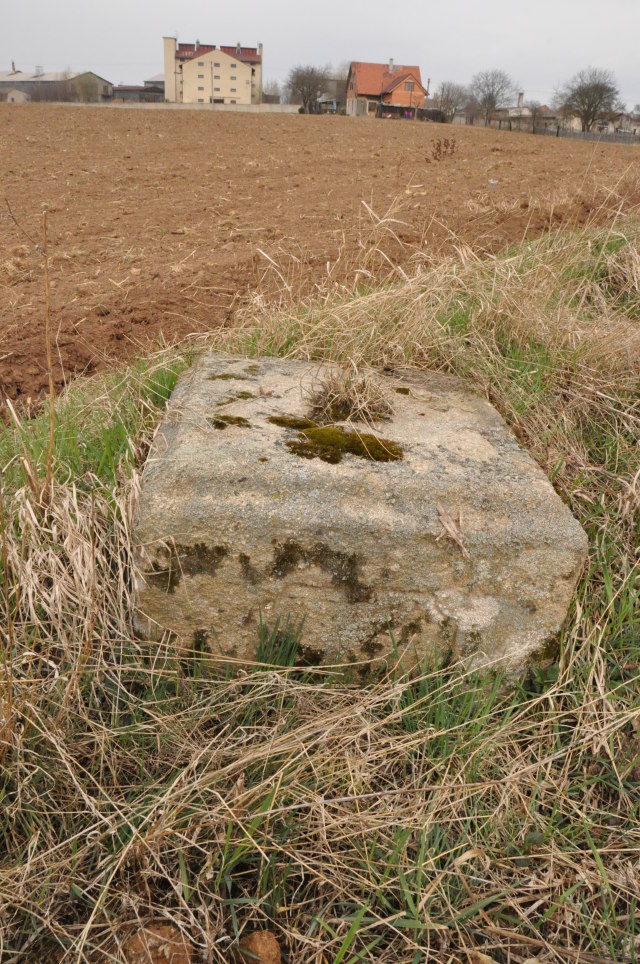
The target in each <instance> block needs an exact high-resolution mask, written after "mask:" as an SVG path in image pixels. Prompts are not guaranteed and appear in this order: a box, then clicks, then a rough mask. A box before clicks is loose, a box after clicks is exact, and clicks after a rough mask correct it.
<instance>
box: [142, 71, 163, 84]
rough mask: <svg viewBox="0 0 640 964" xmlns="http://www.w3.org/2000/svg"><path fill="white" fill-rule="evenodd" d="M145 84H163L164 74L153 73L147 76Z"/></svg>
mask: <svg viewBox="0 0 640 964" xmlns="http://www.w3.org/2000/svg"><path fill="white" fill-rule="evenodd" d="M145 84H164V74H163V73H162V74H155V76H154V77H147V79H146V80H145Z"/></svg>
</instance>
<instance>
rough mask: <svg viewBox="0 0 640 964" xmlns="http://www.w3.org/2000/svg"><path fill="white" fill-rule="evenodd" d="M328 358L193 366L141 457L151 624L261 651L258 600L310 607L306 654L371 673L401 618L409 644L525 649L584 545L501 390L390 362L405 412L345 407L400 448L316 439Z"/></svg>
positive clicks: (404, 642)
mask: <svg viewBox="0 0 640 964" xmlns="http://www.w3.org/2000/svg"><path fill="white" fill-rule="evenodd" d="M320 377H321V372H320V370H319V368H318V366H317V365H313V364H308V363H304V362H295V363H294V362H287V361H279V360H272V359H261V360H259V361H248V360H246V359H244V360H237V359H231V360H230V359H225V358H223V357H221V356H215V355H210V356H206V357H204V358H203V359H201V361H200V362H199V363H198V365H197V366H196V367H195V368H194V369H191V370H190V371H189V372H187V373H186V374H185V375H184V376H183V377H182V378H181V380H180V382H179V385H178V386H177V388H176V390H175V392H174V395H173V397H172V399H171V401H170V404H169V408H168V411H167V415H166V418H165V421H164V423H163V425H162V426H161V428H160V430H159V432H158V434H157V437H156V440H155V443H154V446H153V449H152V452H151V454H150V456H149V459H148V461H147V464H146V466H145V469H144V475H143V483H142V495H141V501H140V506H139V510H138V513H137V518H136V522H135V541H136V545H137V549H136V557H137V566H138V572H137V577H136V597H137V607H138V610H137V617H136V618H137V627H138V630H139V631H140V632H142V633H149V632H152V633H153V632H155V633H157V632H158V627H161V628H162V629H167V630H171V631H173V632H174V633H175V634H176V636H177V637H178V639H179V640H183V641H184V642H185V643H187V644H188V645H192V644H193V643H195V644H196V645H198V646H202V645H206V646H207V647H208V648H209V649H210V650H211V651H212V652H214V653H217V654H219V655H221V656H223V657H230V658H233V659H253V658H255V647H256V641H257V637H258V623H259V619H260V615H261V614H262V619H263V622H265V623H267V624H269V625H273V624H274V623H275V620H276V618H277V617H278V616H282V617H286V616H287V615H289V616H291V617H293V618H297V617H301V616H304V617H305V626H304V633H303V641H302V647H301V650H300V661H301V662H302V663H306V664H317V663H323V664H331V663H337V662H342V661H349V662H353V661H360V662H361V664H362V670H363V672H364V671H366V670H367V669H368V668H369V667H370V666H371V664H372V661H374V660H377V659H379V658H382V657H384V656H385V655H388V654H389V653H390V652H391V651H392V645H391V642H390V636H389V629H391V631H392V633H393V635H394V637H395V640H396V643H397V645H398V647H399V649H400V650H401V651H402V652H404V654H405V656H404V658H405V660H406V661H407V662H411V661H412V659H415V660H420V659H421V658H422V657H423V656H424V655H425V654H426V653H428V652H430V651H433V650H437V651H438V652H439V653H441V654H449V653H450V654H451V656H452V657H454V658H456V657H458V656H462V657H466V658H469V660H470V662H471V663H473V664H474V665H482V664H494V663H498V662H501V663H502V664H503V665H505V666H507V667H508V668H510V669H512V670H517V669H519V668H520V667H522V666H523V665H524V664H525V663H526V662H527V660H528V659H529V658H530V657H531V656H532V655H534V654H536V653H539V652H541V651H543V650H544V649H545V647H547V646H548V645H549V642H550V641H551V640H552V639H553V637H554V635H555V634H557V633H558V631H559V630H560V628H561V626H562V623H563V621H564V619H565V617H566V614H567V609H568V606H569V604H570V601H571V598H572V595H573V593H574V590H575V587H576V583H577V580H578V578H579V575H580V572H581V570H582V567H583V565H584V562H585V557H586V549H587V540H586V537H585V534H584V532H583V531H582V529H581V527H580V526H579V524H578V523H577V522H576V520H575V519H574V518H573V516H572V515H571V513H570V512H569V510H568V509H567V508H566V506H565V505H564V504H563V502H562V501H561V500H560V498H559V497H558V496H557V495H556V493H555V492H554V490H553V488H552V486H551V485H550V483H549V481H548V479H547V478H546V476H545V475H544V473H543V472H542V471H541V470H540V469H539V468H538V466H536V465H535V463H534V462H533V461H532V459H531V458H530V456H529V455H528V454H527V453H526V452H525V451H524V450H523V449H521V448H520V447H519V445H518V443H517V441H516V439H515V438H514V437H513V435H512V434H511V432H510V431H509V430H508V429H507V427H506V426H505V424H504V422H503V421H502V419H501V418H500V417H499V415H498V414H497V412H496V411H495V410H494V408H493V407H492V406H491V405H490V404H489V403H488V402H486V401H484V400H483V399H481V398H478V397H476V396H475V395H474V394H472V393H471V392H470V390H469V389H468V388H467V387H465V385H464V384H463V383H461V382H459V381H457V380H453V379H448V378H444V377H441V376H435V375H416V374H410V375H406V376H405V375H402V376H398V377H395V376H394V377H388V378H385V385H386V387H387V390H388V393H389V395H390V397H392V398H393V409H394V412H393V415H392V417H391V418H390V419H388V420H385V421H380V422H379V423H376V427H375V429H374V430H372V429H371V428H369V427H367V426H364V425H362V424H360V425H358V426H353V425H350V426H343V427H346V428H347V429H348V431H350V432H351V431H353V430H354V429H357V431H358V433H359V434H360V435H361V436H362V437H365V436H366V435H370V434H371V432H372V431H373V433H374V434H375V435H376V436H378V437H379V438H380V439H382V440H388V441H387V442H385V441H382V446H383V448H384V449H386V450H387V451H389V452H395V456H394V458H392V459H391V460H389V461H373V460H371V459H369V458H367V457H366V452H365V453H364V457H362V455H358V454H351V453H350V452H347V454H344V455H343V457H342V460H341V461H338V462H331V461H325V460H324V456H323V453H322V447H320V448H319V449H318V452H319V455H320V456H321V457H309V456H312V455H313V454H314V453H313V452H310V451H308V446H307V443H309V442H310V441H313V439H311V438H310V436H312V434H313V433H311V432H308V433H307V435H304V434H303V432H302V429H301V427H300V426H304V424H305V423H304V419H305V418H307V417H308V411H309V404H308V402H309V392H310V390H311V388H312V386H316V387H317V385H318V382H319V379H320ZM300 419H302V420H303V421H302V422H300V421H299V420H300ZM352 441H353V440H352V439H351V437H350V441H349V444H348V446H347V448H352V449H353V450H354V451H355V450H356V449H357V447H356V448H354V447H353V445H352ZM389 443H393V445H391V444H389ZM369 447H370V446H369ZM324 455H325V456H326V452H325V453H324ZM400 456H401V457H400ZM459 518H460V519H461V524H460V525H459V524H458V522H459ZM443 523H444V525H443ZM447 526H448V528H449V533H448V534H447ZM458 533H461V535H460V538H459V542H460V543H461V544H459V543H458V542H457V541H455V540H456V538H457V536H458Z"/></svg>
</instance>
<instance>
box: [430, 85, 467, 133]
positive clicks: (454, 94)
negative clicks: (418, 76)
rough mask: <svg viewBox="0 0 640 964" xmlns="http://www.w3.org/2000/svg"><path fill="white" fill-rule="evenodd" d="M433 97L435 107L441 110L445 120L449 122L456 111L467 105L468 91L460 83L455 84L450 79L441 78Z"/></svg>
mask: <svg viewBox="0 0 640 964" xmlns="http://www.w3.org/2000/svg"><path fill="white" fill-rule="evenodd" d="M434 99H435V102H436V107H437V108H438V110H441V111H442V113H443V114H444V118H445V120H446V121H448V122H449V123H451V121H452V120H453V118H454V116H455V114H456V112H457V111H459V110H462V109H463V108H464V107H466V106H467V104H468V102H469V91H468V90H467V88H466V87H463V85H462V84H456V83H454V82H453V81H452V80H443V81H442V83H441V84H440V86H439V87H438V90H437V91H436V96H435V98H434Z"/></svg>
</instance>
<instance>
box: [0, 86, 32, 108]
mask: <svg viewBox="0 0 640 964" xmlns="http://www.w3.org/2000/svg"><path fill="white" fill-rule="evenodd" d="M2 100H4V101H6V102H7V104H28V103H29V101H30V100H31V98H30V97H29V94H25V92H24V91H23V90H15V89H14V88H13V87H10V88H9V89H8V90H6V91H4V92H1V93H0V101H2Z"/></svg>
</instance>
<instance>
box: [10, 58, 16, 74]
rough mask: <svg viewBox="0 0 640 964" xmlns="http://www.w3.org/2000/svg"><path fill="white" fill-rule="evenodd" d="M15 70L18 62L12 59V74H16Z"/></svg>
mask: <svg viewBox="0 0 640 964" xmlns="http://www.w3.org/2000/svg"><path fill="white" fill-rule="evenodd" d="M15 72H16V62H15V60H12V61H11V73H12V74H15Z"/></svg>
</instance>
